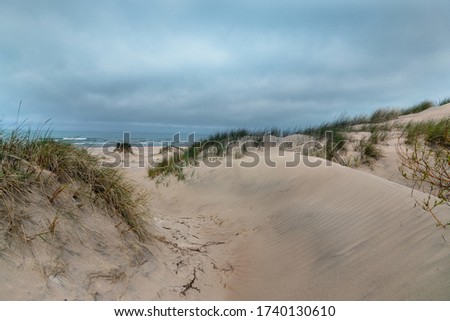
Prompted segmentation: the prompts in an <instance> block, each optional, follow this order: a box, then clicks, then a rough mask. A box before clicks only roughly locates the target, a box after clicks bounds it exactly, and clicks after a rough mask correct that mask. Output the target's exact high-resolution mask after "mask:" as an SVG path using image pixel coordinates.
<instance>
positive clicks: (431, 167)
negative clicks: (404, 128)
mask: <svg viewBox="0 0 450 321" xmlns="http://www.w3.org/2000/svg"><path fill="white" fill-rule="evenodd" d="M399 157H400V166H399V170H400V172H401V174H402V175H403V177H404V178H406V179H408V180H410V181H412V182H414V186H413V189H416V190H424V191H427V190H428V197H427V198H426V199H423V200H417V199H416V203H417V204H418V205H420V206H421V207H422V208H423V209H424V210H426V211H427V212H429V213H430V214H431V215H432V217H433V218H434V220H435V221H436V223H437V225H438V226H440V227H444V228H445V226H446V225H449V224H450V223H444V222H442V221H441V219H440V218H439V217H438V215H437V214H436V213H435V209H436V208H437V207H439V206H442V205H446V206H450V149H449V148H439V147H438V148H433V147H431V146H429V145H426V144H424V143H423V142H421V141H420V140H418V139H417V140H415V141H414V143H413V144H412V146H410V147H406V148H400V149H399Z"/></svg>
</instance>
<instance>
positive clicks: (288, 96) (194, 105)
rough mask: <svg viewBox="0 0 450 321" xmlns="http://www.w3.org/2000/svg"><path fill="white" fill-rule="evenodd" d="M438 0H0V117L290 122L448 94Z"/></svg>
mask: <svg viewBox="0 0 450 321" xmlns="http://www.w3.org/2000/svg"><path fill="white" fill-rule="evenodd" d="M449 12H450V1H448V0H424V1H414V0H412V1H411V0H407V1H406V0H404V1H403V0H402V1H392V0H390V1H385V0H376V1H374V0H366V1H357V0H342V1H338V0H334V1H333V0H321V1H318V0H308V1H303V0H291V1H289V0H277V1H263V0H259V1H256V0H250V1H245V0H240V1H230V0H228V1H209V0H205V1H193V0H191V1H175V0H164V1H144V0H140V1H138V0H127V1H124V0H122V1H118V0H117V1H112V0H96V1H93V0H88V1H84V0H81V1H80V0H77V1H57V0H55V1H43V0H40V1H37V0H36V1H33V0H27V1H21V0H12V1H8V0H1V1H0V119H2V120H3V123H4V124H10V123H12V122H14V120H15V118H16V114H17V107H18V104H19V101H20V100H23V105H22V110H21V117H22V118H28V119H29V120H32V121H33V122H42V121H45V120H46V119H49V118H52V120H53V124H54V127H55V128H57V129H58V128H60V129H84V130H88V129H92V130H99V129H104V130H110V129H116V130H151V129H152V128H154V127H155V126H175V127H176V126H188V127H189V126H192V127H208V128H218V127H241V126H244V127H249V128H255V127H266V126H272V125H276V126H280V127H293V126H303V125H307V124H310V123H318V122H321V121H322V120H330V119H333V117H335V116H336V115H337V114H339V113H342V112H346V113H348V114H356V113H367V112H371V111H372V110H373V109H375V108H377V107H384V106H408V105H411V104H414V103H417V102H420V101H421V100H423V99H427V98H430V99H434V100H438V99H442V98H445V97H447V96H449V95H450V41H449V34H450V19H448V13H449Z"/></svg>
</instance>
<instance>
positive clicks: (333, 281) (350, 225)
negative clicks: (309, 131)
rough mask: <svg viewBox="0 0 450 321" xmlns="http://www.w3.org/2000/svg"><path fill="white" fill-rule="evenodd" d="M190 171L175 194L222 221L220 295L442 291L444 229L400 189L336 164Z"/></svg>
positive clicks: (397, 296) (333, 296)
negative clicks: (224, 267)
mask: <svg viewBox="0 0 450 321" xmlns="http://www.w3.org/2000/svg"><path fill="white" fill-rule="evenodd" d="M278 160H279V161H280V159H278ZM195 176H196V177H195V178H194V179H192V180H191V181H189V182H188V183H187V184H186V186H185V187H184V188H185V189H186V191H187V190H189V192H186V194H185V193H184V192H182V193H181V194H178V196H179V197H177V201H178V202H183V203H184V204H185V206H187V207H191V206H194V208H196V212H197V213H198V215H212V214H213V213H215V214H214V215H215V216H216V218H217V219H218V220H223V221H226V222H228V223H227V224H225V225H224V226H223V227H221V228H220V233H221V234H228V235H232V236H233V237H232V238H231V239H228V240H227V238H226V237H225V238H221V240H222V241H223V240H225V241H226V242H227V244H228V245H227V247H228V249H230V248H231V249H233V250H232V251H231V253H230V254H229V260H228V262H227V264H228V266H230V267H232V273H229V274H228V275H227V276H226V278H224V279H226V280H225V281H223V282H225V283H226V291H224V292H222V293H221V295H225V298H227V299H258V300H272V299H282V300H328V299H330V300H340V299H351V300H362V299H368V300H380V299H381V300H387V299H389V300H404V299H449V298H450V294H449V292H448V288H449V286H450V281H448V278H447V277H448V275H449V272H450V268H449V266H450V265H449V263H450V258H449V256H448V251H449V244H448V243H446V242H445V241H444V238H445V239H448V240H450V235H449V234H448V233H447V231H442V230H437V229H436V228H435V226H434V222H433V220H432V219H431V218H430V217H428V216H427V214H426V213H424V212H423V211H422V210H421V209H418V208H414V200H413V199H412V198H411V190H410V189H409V188H407V187H404V186H401V185H398V184H396V183H393V182H389V181H387V180H384V179H381V178H378V177H375V176H373V175H370V174H365V173H362V172H358V171H356V170H352V169H349V168H345V167H341V166H339V165H335V164H334V165H333V166H331V167H326V166H321V167H320V168H315V169H312V168H307V167H305V166H299V167H297V168H291V169H286V168H267V167H265V166H259V167H258V168H253V169H243V168H239V167H237V166H236V167H234V168H217V169H213V170H210V169H206V168H203V169H200V170H199V171H198V172H197V173H196V174H195ZM193 195H196V197H195V198H193V199H191V197H193ZM418 197H420V196H418ZM194 204H195V205H194ZM230 229H231V231H230ZM215 233H218V231H216V232H215ZM221 250H223V249H220V247H218V248H217V249H216V250H215V251H216V252H218V253H215V255H217V256H218V257H221V254H220V251H221ZM212 257H214V250H213V254H212ZM230 269H231V268H230ZM199 297H200V298H201V297H203V296H202V295H201V294H200V295H199ZM203 298H205V299H206V298H207V297H203Z"/></svg>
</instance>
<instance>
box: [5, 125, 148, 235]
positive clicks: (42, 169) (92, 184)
mask: <svg viewBox="0 0 450 321" xmlns="http://www.w3.org/2000/svg"><path fill="white" fill-rule="evenodd" d="M50 188H51V191H49V189H50ZM32 192H35V193H36V192H37V193H40V194H43V196H44V197H45V198H47V199H48V203H49V204H48V205H49V206H52V205H53V204H54V203H55V202H56V201H57V200H58V198H59V197H60V195H62V194H63V193H65V194H67V193H69V194H71V195H72V199H73V200H74V202H75V203H76V202H77V200H78V199H80V197H83V198H87V199H89V201H90V203H91V204H93V205H96V206H99V207H102V208H105V209H106V210H107V212H108V213H110V214H111V215H112V216H117V217H118V218H120V220H121V221H122V222H123V224H125V225H126V226H127V227H128V229H129V230H131V231H133V232H134V233H136V234H137V235H138V236H139V237H140V238H144V237H145V236H146V229H145V228H144V226H143V220H142V218H141V214H142V213H143V204H144V200H145V195H143V194H140V193H138V192H137V190H136V189H135V187H134V186H133V185H132V184H130V183H129V182H128V181H127V180H126V179H125V178H124V176H123V173H122V172H120V171H119V170H117V169H114V168H106V167H102V166H100V163H99V159H98V158H97V157H96V156H93V155H91V154H89V152H88V151H87V150H85V149H81V148H77V147H75V146H74V145H70V144H68V143H64V142H60V141H55V140H53V139H51V138H49V135H48V133H44V134H42V133H41V132H32V131H30V130H24V129H23V128H20V127H19V128H17V129H15V130H13V131H12V132H11V133H10V134H8V135H5V137H3V136H2V139H1V140H0V220H1V222H2V223H1V224H2V225H3V229H4V231H6V234H9V235H14V234H20V233H21V231H23V227H22V226H23V223H24V221H25V220H27V215H22V214H23V213H21V211H20V210H19V208H20V205H26V204H27V203H29V197H30V195H31V193H32ZM56 225H57V219H55V221H54V222H53V223H52V224H50V225H49V226H50V227H49V230H55V229H56V228H57V227H56ZM24 239H26V237H24Z"/></svg>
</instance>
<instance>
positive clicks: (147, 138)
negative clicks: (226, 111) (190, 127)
mask: <svg viewBox="0 0 450 321" xmlns="http://www.w3.org/2000/svg"><path fill="white" fill-rule="evenodd" d="M210 134H211V133H210V132H207V131H202V132H195V131H189V132H188V131H177V130H174V131H172V132H170V131H165V132H119V131H62V130H51V131H42V133H38V136H41V137H44V136H45V137H50V138H53V139H54V140H56V141H62V142H66V143H70V144H73V145H76V146H80V147H102V146H116V144H117V143H123V142H127V143H129V144H131V145H132V146H162V145H165V144H167V143H172V145H179V146H183V145H184V146H188V145H190V144H192V143H193V142H194V141H200V140H201V139H205V138H207V137H208V136H209V135H210ZM33 135H36V132H33ZM3 136H5V137H6V136H8V131H5V132H3Z"/></svg>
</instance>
